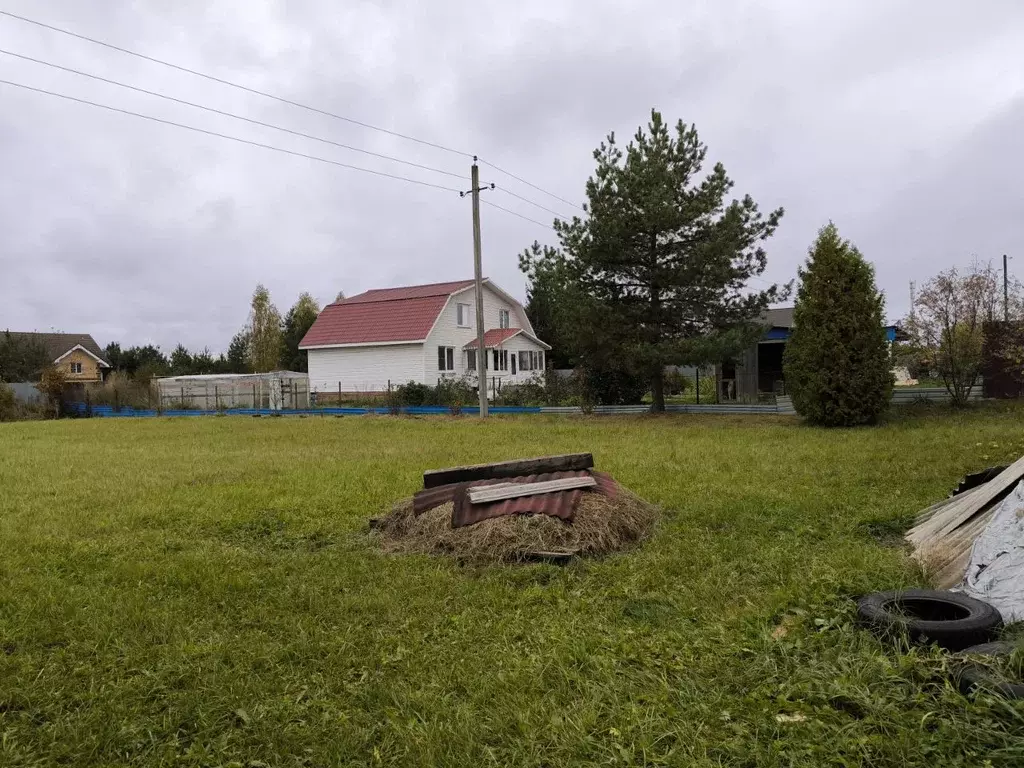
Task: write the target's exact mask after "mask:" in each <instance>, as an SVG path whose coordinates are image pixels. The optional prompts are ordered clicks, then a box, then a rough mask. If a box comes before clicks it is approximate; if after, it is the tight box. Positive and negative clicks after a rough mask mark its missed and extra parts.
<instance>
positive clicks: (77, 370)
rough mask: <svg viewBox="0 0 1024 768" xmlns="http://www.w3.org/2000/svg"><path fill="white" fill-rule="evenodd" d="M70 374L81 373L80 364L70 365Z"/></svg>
mask: <svg viewBox="0 0 1024 768" xmlns="http://www.w3.org/2000/svg"><path fill="white" fill-rule="evenodd" d="M71 372H72V373H81V372H82V364H81V363H72V364H71Z"/></svg>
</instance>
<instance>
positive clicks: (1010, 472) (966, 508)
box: [940, 457, 1024, 535]
mask: <svg viewBox="0 0 1024 768" xmlns="http://www.w3.org/2000/svg"><path fill="white" fill-rule="evenodd" d="M1021 477H1024V457H1022V458H1020V459H1017V461H1015V462H1014V463H1013V464H1011V465H1010V466H1009V467H1007V468H1006V470H1005V471H1003V472H1001V473H1000V474H999V475H998V476H997V477H995V478H993V479H992V480H989V481H988V482H987V483H985V484H984V485H980V486H978V491H979V492H978V493H972V494H970V496H968V495H967V494H966V493H965V494H961V497H962V498H963V500H962V501H961V502H960V503H958V504H951V505H950V506H949V507H947V509H946V513H947V514H948V515H949V517H948V518H947V519H948V522H947V523H946V524H945V525H944V526H943V527H942V530H941V531H940V535H945V534H947V533H950V532H951V531H954V530H956V528H957V527H959V526H961V525H963V524H964V523H966V522H967V521H968V520H970V519H971V518H972V517H973V516H974V515H976V514H977V513H978V512H979V511H981V510H982V509H983V508H984V507H985V506H986V505H987V504H990V503H991V502H993V501H995V499H996V498H997V497H998V496H999V494H1001V493H1003V492H1004V491H1007V490H1008V489H1010V488H1012V487H1013V486H1014V485H1016V484H1017V481H1019V480H1020V479H1021ZM943 517H944V518H945V517H946V514H944V515H943Z"/></svg>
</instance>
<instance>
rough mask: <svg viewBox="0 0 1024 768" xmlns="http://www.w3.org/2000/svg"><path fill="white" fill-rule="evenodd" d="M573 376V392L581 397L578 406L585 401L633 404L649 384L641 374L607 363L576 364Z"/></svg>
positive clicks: (639, 400) (583, 404)
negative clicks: (580, 365) (579, 366)
mask: <svg viewBox="0 0 1024 768" xmlns="http://www.w3.org/2000/svg"><path fill="white" fill-rule="evenodd" d="M575 379H576V384H577V387H578V391H577V396H578V397H579V398H580V399H581V400H582V401H583V402H581V403H580V405H581V407H584V406H585V405H587V404H592V405H636V404H638V403H640V402H642V400H643V396H644V394H645V393H646V392H647V391H648V390H649V388H650V387H649V384H650V382H649V381H648V379H647V377H646V376H644V375H643V374H639V373H637V372H635V371H632V370H630V369H628V368H626V367H625V366H614V365H610V364H608V365H594V366H584V367H581V368H578V369H577V370H576V376H575ZM584 410H586V408H585V407H584Z"/></svg>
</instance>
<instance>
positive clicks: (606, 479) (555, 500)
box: [412, 470, 619, 528]
mask: <svg viewBox="0 0 1024 768" xmlns="http://www.w3.org/2000/svg"><path fill="white" fill-rule="evenodd" d="M568 477H593V478H594V479H595V480H597V488H596V489H595V490H596V491H597V493H601V494H603V495H605V496H609V497H615V496H616V495H617V494H618V488H619V486H618V483H616V482H615V480H614V479H613V478H612V476H611V475H608V474H606V473H604V472H597V471H595V470H583V471H579V472H573V471H565V472H548V473H543V474H539V475H522V476H520V477H508V478H501V479H497V480H475V481H470V482H465V483H453V484H451V485H440V486H438V487H437V488H429V489H427V490H425V491H419V492H417V493H416V494H415V495H414V496H413V502H412V505H413V514H415V515H421V514H423V513H424V512H426V511H427V510H430V509H434V508H435V507H439V506H441V505H442V504H446V503H449V502H454V505H455V506H454V509H453V510H452V521H451V526H452V528H461V527H462V526H464V525H473V524H474V523H479V522H481V521H483V520H490V519H491V518H494V517H503V516H505V515H526V514H535V515H550V516H551V517H558V518H561V519H562V520H565V521H566V522H572V520H573V518H574V516H575V512H576V504H577V502H578V501H579V500H580V497H581V496H582V495H583V493H584V490H583V489H580V488H577V489H573V490H569V491H555V492H553V493H543V494H538V495H536V496H520V497H518V498H515V499H504V500H502V501H495V502H491V503H488V504H470V503H469V495H468V490H469V489H470V488H478V487H481V486H487V485H496V484H498V483H541V482H544V481H546V480H559V479H563V478H568Z"/></svg>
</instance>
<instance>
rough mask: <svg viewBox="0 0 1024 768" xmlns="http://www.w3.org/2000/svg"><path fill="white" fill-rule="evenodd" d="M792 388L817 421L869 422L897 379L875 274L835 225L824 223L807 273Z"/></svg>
mask: <svg viewBox="0 0 1024 768" xmlns="http://www.w3.org/2000/svg"><path fill="white" fill-rule="evenodd" d="M799 274H800V288H799V290H798V292H797V299H796V306H795V308H794V310H793V326H794V327H793V333H792V335H791V336H790V338H789V341H788V343H787V344H786V350H785V353H784V363H783V364H784V368H785V376H786V387H787V389H788V390H789V391H790V393H791V394H792V397H793V407H794V408H795V409H796V412H797V413H799V414H800V415H801V416H802V417H803V418H805V419H806V420H807V421H809V422H811V423H813V424H821V425H823V426H831V427H839V426H843V427H848V426H854V425H857V424H867V423H872V422H875V421H877V420H878V417H879V416H880V415H881V414H882V413H884V412H885V411H886V410H887V409H888V407H889V399H890V397H891V394H892V384H893V376H892V370H891V368H890V355H889V347H888V342H887V340H886V337H885V325H884V306H885V302H884V299H883V298H882V295H881V294H880V293H879V292H878V288H877V287H876V286H875V272H874V269H873V268H872V267H871V265H870V264H868V263H867V262H866V261H865V260H864V258H863V257H862V256H861V254H860V252H859V251H858V250H857V249H856V248H855V247H854V246H852V245H851V244H850V243H849V241H847V240H843V239H841V238H840V237H839V230H837V229H836V227H835V225H834V224H831V223H830V224H829V225H828V226H826V227H824V228H822V230H821V231H820V232H819V233H818V239H817V240H816V241H815V243H814V246H813V247H812V248H811V250H810V255H809V258H808V260H807V264H806V266H805V267H804V268H802V269H801V270H800V273H799Z"/></svg>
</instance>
